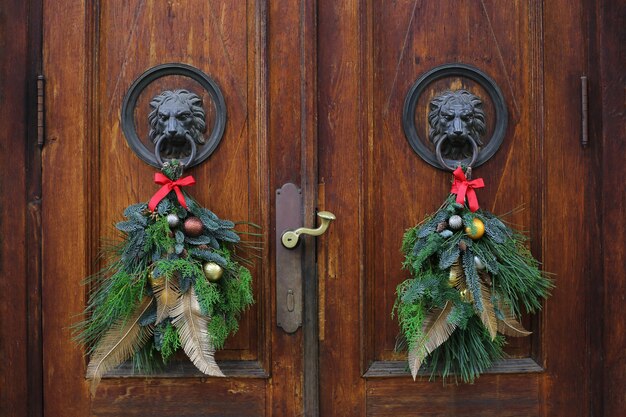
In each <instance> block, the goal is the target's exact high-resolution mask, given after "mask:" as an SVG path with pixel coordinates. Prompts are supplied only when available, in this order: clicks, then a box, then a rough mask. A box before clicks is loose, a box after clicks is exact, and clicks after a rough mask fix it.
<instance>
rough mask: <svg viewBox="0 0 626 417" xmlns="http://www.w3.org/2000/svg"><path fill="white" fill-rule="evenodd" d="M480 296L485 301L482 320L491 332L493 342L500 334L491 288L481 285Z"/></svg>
mask: <svg viewBox="0 0 626 417" xmlns="http://www.w3.org/2000/svg"><path fill="white" fill-rule="evenodd" d="M480 295H481V299H482V301H483V311H481V312H480V320H481V321H482V322H483V326H485V328H486V329H487V331H488V332H489V336H490V337H491V340H494V339H495V338H496V335H497V334H498V324H497V319H496V312H495V310H494V309H493V303H492V302H491V291H489V287H488V286H487V285H486V284H485V283H484V282H481V283H480Z"/></svg>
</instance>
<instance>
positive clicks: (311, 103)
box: [300, 0, 332, 417]
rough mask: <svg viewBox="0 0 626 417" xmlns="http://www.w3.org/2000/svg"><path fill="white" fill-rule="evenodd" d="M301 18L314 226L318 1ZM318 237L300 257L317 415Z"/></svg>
mask: <svg viewBox="0 0 626 417" xmlns="http://www.w3.org/2000/svg"><path fill="white" fill-rule="evenodd" d="M301 19H302V23H301V25H300V38H301V44H302V47H301V52H300V53H301V71H302V74H303V76H302V78H301V91H302V105H301V106H302V114H303V117H302V127H301V129H302V138H301V141H302V168H301V169H302V192H303V194H302V198H303V207H304V226H305V227H312V228H314V227H316V224H315V223H316V221H317V220H316V219H317V216H316V212H317V211H318V210H319V211H322V210H325V209H326V208H325V207H318V205H317V203H318V199H317V192H318V177H317V173H318V163H317V161H318V146H317V145H318V137H317V0H304V1H303V2H302V4H301ZM330 209H332V208H330ZM319 239H322V240H323V239H325V237H321V238H317V239H308V242H306V243H305V245H304V247H303V257H302V269H303V274H302V277H303V280H304V282H303V297H304V300H303V307H304V311H303V331H304V416H305V417H318V416H319V320H318V306H319V302H318V300H319V291H318V282H317V263H316V262H317V259H316V256H317V251H316V247H317V244H316V243H317V242H320V240H319ZM321 244H323V243H321Z"/></svg>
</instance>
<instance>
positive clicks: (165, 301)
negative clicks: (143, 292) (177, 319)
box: [152, 278, 180, 324]
mask: <svg viewBox="0 0 626 417" xmlns="http://www.w3.org/2000/svg"><path fill="white" fill-rule="evenodd" d="M152 291H154V298H155V299H156V302H157V313H156V322H155V324H159V323H161V322H162V321H163V320H165V319H166V318H168V317H170V314H171V311H172V309H173V308H174V307H175V306H176V303H177V302H178V298H179V297H180V293H179V291H178V287H177V286H176V285H175V284H174V282H173V281H172V280H169V279H166V278H160V279H156V280H154V281H152Z"/></svg>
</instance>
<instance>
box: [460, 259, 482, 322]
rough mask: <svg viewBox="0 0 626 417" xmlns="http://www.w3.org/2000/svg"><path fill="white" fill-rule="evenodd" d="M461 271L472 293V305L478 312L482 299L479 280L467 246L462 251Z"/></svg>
mask: <svg viewBox="0 0 626 417" xmlns="http://www.w3.org/2000/svg"><path fill="white" fill-rule="evenodd" d="M462 258H463V262H462V263H463V272H464V273H465V281H466V282H467V287H468V288H469V290H470V292H471V293H472V298H473V300H474V306H475V307H476V311H478V313H480V312H482V311H483V308H484V306H483V301H482V296H481V291H480V281H479V279H480V278H479V277H478V272H477V271H476V264H475V263H474V254H473V253H472V251H471V250H470V249H469V248H468V249H467V250H466V251H465V252H464V253H463V257H462Z"/></svg>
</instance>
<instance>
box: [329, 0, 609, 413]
mask: <svg viewBox="0 0 626 417" xmlns="http://www.w3.org/2000/svg"><path fill="white" fill-rule="evenodd" d="M582 6H583V5H582V2H574V3H572V2H562V1H549V2H538V1H511V2H497V1H478V0H476V1H471V0H468V1H408V0H407V1H402V0H399V1H349V0H346V1H341V0H339V1H335V0H332V1H324V0H320V1H319V4H318V12H319V15H318V25H319V26H318V36H319V40H318V45H319V46H320V47H319V50H318V54H319V59H318V65H319V67H318V77H319V79H318V91H319V93H318V97H319V115H318V116H319V126H318V131H319V135H318V137H319V145H318V147H319V182H320V197H319V198H320V207H321V208H323V209H324V210H331V211H333V212H334V213H335V215H336V216H337V221H336V223H335V225H333V227H332V228H331V229H330V231H329V235H328V236H326V237H325V239H321V240H319V243H318V244H319V248H320V253H319V256H318V269H319V291H320V298H319V300H320V306H319V311H320V313H319V340H320V410H321V415H322V416H331V415H332V416H365V415H367V416H394V417H400V416H426V415H428V416H453V415H456V416H461V415H462V416H538V415H545V416H556V415H563V416H565V415H590V414H593V413H594V411H593V410H597V407H598V406H599V404H598V402H597V400H593V399H592V397H594V395H595V394H594V391H595V390H596V389H597V388H596V387H595V386H594V384H593V383H592V380H593V377H594V374H595V372H597V366H598V361H599V358H598V357H597V356H595V355H593V354H590V353H589V352H593V351H596V348H597V343H598V340H599V333H598V332H599V323H600V322H599V321H598V319H599V317H598V316H595V315H594V314H595V313H594V311H595V307H594V303H593V300H594V299H595V298H594V297H595V296H597V291H598V287H597V283H596V282H595V273H594V272H593V271H599V269H598V268H599V259H600V252H599V247H598V246H597V245H594V244H592V242H594V241H595V240H596V239H598V237H599V235H598V232H597V231H596V230H594V228H593V226H591V227H589V228H587V227H585V226H584V225H585V224H586V223H587V222H592V223H593V222H594V220H593V219H595V218H596V217H597V215H598V210H599V208H598V206H597V203H596V201H597V198H596V197H597V194H596V193H597V192H598V189H597V187H595V186H594V181H595V179H597V177H598V172H597V169H596V165H595V159H594V158H595V157H596V154H595V152H594V151H593V150H592V149H584V148H582V147H581V146H580V143H579V141H580V137H581V130H580V119H579V118H580V76H581V75H584V74H586V70H587V69H586V65H585V61H584V60H585V53H586V52H585V50H584V46H583V45H585V38H584V36H583V32H582V31H583V28H584V27H585V26H584V25H585V24H586V23H585V19H586V17H585V14H586V13H587V10H585V9H584V8H583V7H582ZM447 63H465V64H470V65H472V66H474V67H477V68H479V69H481V70H482V71H484V72H485V73H487V74H489V75H490V76H491V77H492V78H493V79H494V81H495V82H496V84H498V85H499V86H500V88H501V90H502V93H503V95H504V97H505V102H506V106H507V107H508V110H509V118H508V122H509V123H508V129H507V131H506V134H505V137H504V142H503V144H502V146H501V148H500V150H499V151H498V152H497V153H496V154H495V156H494V157H493V158H492V159H491V160H489V161H488V162H487V163H485V164H484V165H482V166H480V167H479V168H477V169H475V170H474V174H475V176H479V177H482V178H484V181H485V183H486V187H485V189H484V190H480V191H479V200H480V202H481V204H482V205H483V207H485V208H486V209H488V210H490V211H493V212H495V213H506V212H509V211H511V210H513V209H515V208H516V207H520V206H524V207H525V209H524V210H523V211H521V212H518V213H516V214H514V215H513V216H512V222H513V223H514V224H517V225H519V226H518V228H521V229H525V230H527V231H528V233H529V234H530V236H531V248H532V250H533V253H534V254H535V256H537V257H539V259H541V260H542V262H543V268H544V269H545V270H546V271H550V272H552V273H554V279H555V283H556V289H555V290H554V291H553V296H552V297H551V298H550V299H549V300H548V301H547V303H546V305H545V309H544V311H543V313H542V314H540V315H538V316H535V317H533V318H529V319H528V325H529V326H530V327H531V328H532V330H533V334H532V336H530V337H527V338H523V339H517V340H515V339H513V340H510V341H509V344H508V347H507V352H508V353H509V355H510V358H509V359H506V360H504V361H502V362H500V363H498V364H497V365H496V366H494V367H493V368H492V369H491V370H490V371H489V372H488V373H487V374H485V375H483V376H481V377H480V378H479V379H478V380H477V381H476V382H475V383H474V384H472V385H467V384H462V383H461V384H459V385H457V384H455V383H454V382H452V383H450V382H448V383H446V384H445V385H444V384H442V381H441V380H436V381H434V382H428V377H422V378H418V380H417V382H413V381H412V379H411V377H410V375H409V373H408V368H407V365H406V354H405V353H402V354H398V353H395V352H394V345H395V340H396V335H397V333H398V326H397V323H396V321H395V320H394V319H392V317H391V311H392V307H393V303H394V299H395V290H396V286H397V285H398V284H399V283H400V282H401V281H403V280H404V279H406V278H407V276H408V273H407V271H404V270H402V269H401V265H402V261H403V255H402V254H401V252H400V244H401V241H402V236H403V233H404V231H405V230H406V229H407V228H409V227H412V226H414V225H416V224H417V223H418V222H420V221H421V220H422V219H423V217H424V216H425V215H426V214H428V213H432V212H434V211H435V210H436V209H437V208H438V207H439V206H440V204H441V203H442V202H443V200H444V199H445V197H446V196H447V194H448V192H449V188H450V181H451V175H450V173H446V172H443V171H440V170H437V169H435V168H433V167H432V166H430V165H429V164H427V163H425V162H424V161H423V160H422V159H421V158H420V157H418V155H417V154H416V153H415V152H413V150H412V149H411V147H410V146H409V143H408V141H407V139H406V137H405V135H404V132H403V129H402V111H403V104H404V101H405V97H406V95H407V92H408V91H409V89H410V88H411V86H412V84H413V83H414V82H415V81H416V80H417V79H418V77H420V76H421V75H422V74H424V73H426V72H427V71H429V70H431V69H433V68H434V67H437V66H439V65H442V64H447ZM444 78H445V77H444ZM440 81H441V80H440ZM440 81H438V82H440ZM461 86H463V87H466V88H469V89H470V90H471V89H472V88H475V86H473V85H472V82H471V80H468V79H467V78H466V79H465V80H463V77H448V79H446V80H443V82H442V83H441V85H439V86H437V87H435V89H437V88H438V89H439V91H442V90H445V89H446V88H459V87H461ZM425 94H426V93H425ZM426 95H427V94H426ZM427 97H432V95H431V96H428V95H427ZM427 103H428V100H426V105H422V106H423V107H418V110H416V112H417V113H418V114H417V115H416V116H415V117H416V119H417V121H418V122H420V121H421V122H422V123H427V121H426V117H425V116H424V115H423V114H422V113H424V114H425V113H426V112H427V110H428V107H427ZM420 112H422V113H420ZM488 113H489V112H488ZM488 117H489V116H488ZM490 117H492V118H493V117H494V115H493V112H491V116H490ZM419 129H423V130H422V132H425V133H424V135H427V131H428V126H427V125H422V126H421V127H418V130H419ZM570 172H571V173H575V174H574V175H575V176H576V178H577V179H578V180H579V181H582V182H583V184H587V186H582V184H581V186H578V187H576V188H577V191H576V193H575V194H571V193H570V190H571V189H569V188H568V183H569V174H567V173H570ZM565 200H567V202H565ZM594 294H595V295H594ZM596 393H597V392H596Z"/></svg>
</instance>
